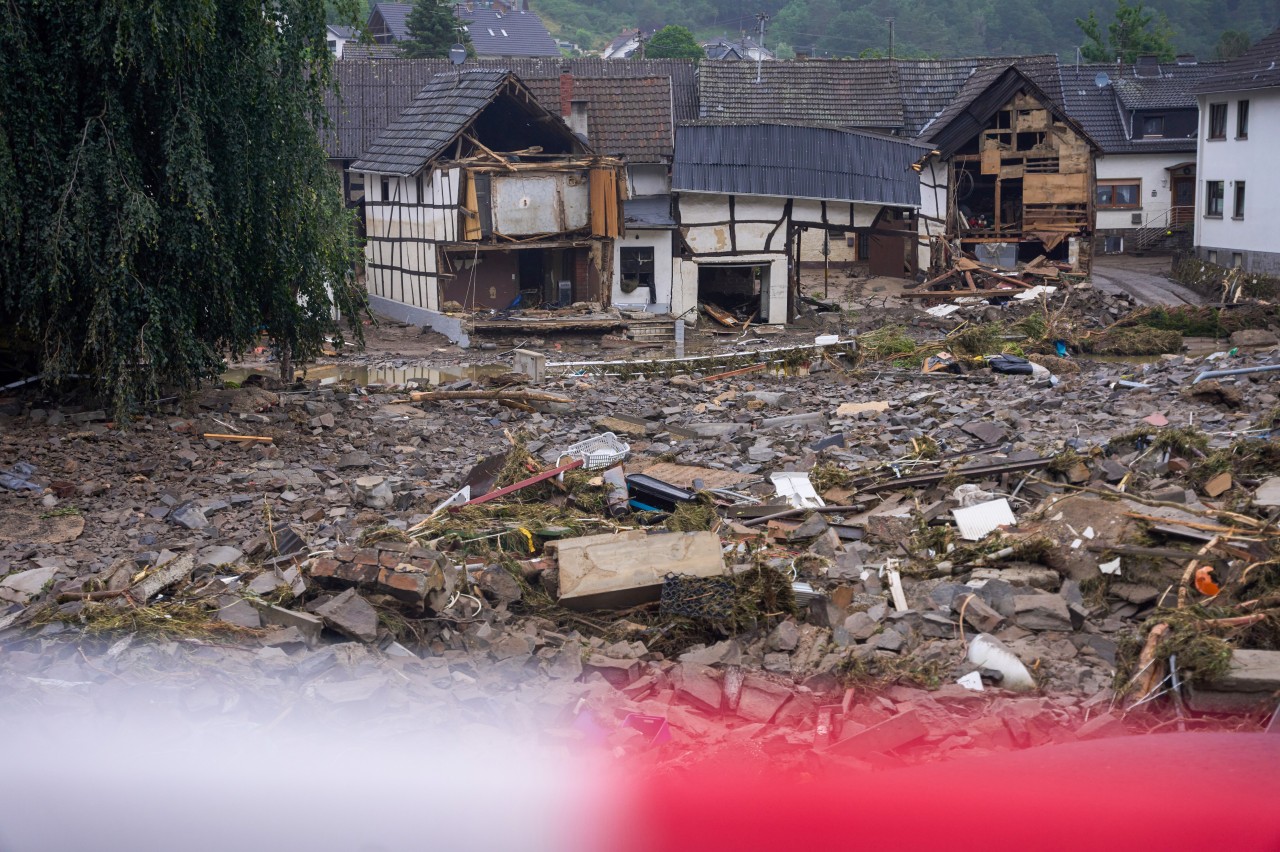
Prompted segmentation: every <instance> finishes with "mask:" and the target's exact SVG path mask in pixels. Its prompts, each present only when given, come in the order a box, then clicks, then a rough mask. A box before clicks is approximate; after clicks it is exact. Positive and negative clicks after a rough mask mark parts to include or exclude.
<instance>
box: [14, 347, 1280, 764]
mask: <svg viewBox="0 0 1280 852" xmlns="http://www.w3.org/2000/svg"><path fill="white" fill-rule="evenodd" d="M903 335H904V336H905V337H907V338H908V339H909V341H910V345H911V349H910V351H909V352H908V351H907V349H906V347H905V346H900V347H896V349H897V351H894V350H895V345H894V344H893V343H892V340H893V335H886V334H881V335H880V336H879V337H869V338H866V339H864V340H862V341H860V343H861V344H862V345H861V346H860V347H859V351H857V352H855V353H851V352H850V350H849V347H842V348H839V349H833V350H831V351H830V352H828V353H827V354H826V355H825V356H823V357H809V358H808V360H807V361H805V362H804V363H789V364H788V365H787V369H786V370H780V369H754V368H750V369H748V368H737V369H734V370H726V371H721V372H718V373H710V372H708V373H692V374H676V375H672V376H665V375H664V376H659V375H654V374H653V373H641V375H643V377H632V376H633V375H635V374H629V375H627V376H622V375H611V374H609V371H607V370H599V371H585V370H578V371H576V374H575V373H565V372H559V373H556V372H551V373H550V374H549V375H546V376H544V377H542V378H541V379H540V380H537V381H534V380H532V379H525V380H523V381H520V382H517V381H516V379H515V378H513V377H511V376H506V377H504V378H503V380H502V383H503V385H504V387H503V388H502V389H500V390H495V389H493V388H487V387H482V386H481V385H482V383H481V382H480V381H479V380H476V381H474V382H472V381H470V380H464V381H462V382H458V383H455V385H453V386H450V387H448V388H445V389H442V392H417V391H415V390H414V389H413V388H405V387H396V386H383V387H378V386H353V385H344V384H341V383H326V384H320V383H316V382H312V383H309V384H303V385H300V386H296V387H290V388H279V389H276V390H268V389H266V387H263V386H255V385H254V384H252V383H250V384H247V385H246V386H242V387H238V388H223V389H218V390H210V391H206V392H204V393H203V394H201V395H199V396H198V397H196V398H195V399H193V400H191V401H190V402H187V403H174V404H172V405H169V406H168V407H167V409H165V410H163V411H162V412H157V413H153V414H151V415H149V416H145V417H142V418H141V419H140V420H139V421H138V422H136V423H134V424H132V426H131V428H129V429H127V430H126V429H121V428H117V426H116V425H115V424H112V423H110V422H108V421H107V418H106V415H105V414H104V413H103V412H102V411H98V410H85V409H80V408H75V407H65V408H39V407H31V404H30V403H29V402H25V403H24V402H19V404H18V405H17V406H16V407H14V406H10V408H9V409H8V412H9V413H8V415H7V416H5V417H3V418H0V500H3V501H4V507H5V509H4V512H3V517H2V518H0V630H3V631H4V632H3V633H0V642H3V643H4V648H5V650H4V655H3V659H4V664H3V665H4V668H5V669H6V671H7V672H8V674H9V675H10V676H13V675H18V676H19V677H17V678H16V680H15V681H14V682H15V685H16V689H15V690H14V691H12V692H11V695H13V696H17V697H15V698H14V699H12V700H17V701H42V700H45V699H46V698H47V695H48V694H50V693H51V692H53V691H57V690H59V689H61V690H63V691H64V692H65V691H66V689H67V687H66V685H67V684H71V685H75V684H81V685H83V684H95V683H103V682H106V681H110V680H113V679H116V678H118V677H120V676H122V675H123V674H124V673H125V672H129V671H134V670H135V669H140V670H145V671H148V672H152V673H153V674H154V676H155V677H162V676H163V675H164V673H165V672H168V671H173V670H176V669H177V668H179V667H180V666H181V665H186V664H189V663H190V662H191V661H192V660H193V659H200V660H205V661H208V660H210V659H214V658H218V659H221V658H222V656H224V655H225V657H226V660H227V662H226V665H225V669H223V672H222V674H220V675H219V676H218V677H217V678H214V680H213V681H212V682H211V683H209V684H207V685H205V686H202V687H200V688H199V689H198V690H197V692H198V693H199V695H193V697H192V698H191V700H192V701H195V702H197V703H200V704H201V706H204V707H207V708H209V709H210V710H211V711H213V709H214V708H216V707H219V706H223V704H220V699H219V697H218V696H219V695H220V693H219V690H220V689H221V686H220V685H219V684H222V683H224V682H225V683H231V682H233V681H236V680H237V679H241V678H255V679H259V680H261V681H262V682H263V683H264V684H265V687H264V690H263V691H262V694H261V696H260V700H261V701H262V702H271V701H273V700H280V701H284V700H285V699H284V698H283V697H282V696H275V694H274V693H273V692H272V690H273V689H274V688H275V687H281V686H283V685H299V684H302V685H305V686H306V695H307V700H309V701H312V702H315V703H317V704H319V705H332V706H333V707H334V708H338V709H337V710H335V712H338V711H340V710H341V709H342V708H346V707H354V706H360V705H362V704H363V703H365V702H375V701H385V700H389V696H391V695H392V693H396V694H397V695H398V697H397V698H396V699H394V702H395V705H396V707H398V708H403V709H404V710H405V712H406V713H409V712H410V708H412V712H414V713H419V712H427V713H430V714H435V715H437V716H441V717H442V718H443V717H448V718H454V717H458V718H461V717H464V716H467V715H468V714H474V711H475V709H476V708H477V707H479V706H481V705H483V706H486V707H490V708H494V707H497V706H499V705H500V706H501V707H502V708H503V710H502V713H500V714H499V713H498V712H497V711H496V710H494V711H493V713H490V714H489V715H482V716H481V717H480V718H478V719H473V721H476V722H477V723H479V724H496V722H495V721H494V719H495V718H496V715H495V714H497V715H502V716H503V718H506V719H508V722H509V721H510V719H509V718H508V714H509V716H510V718H515V719H517V720H519V721H518V723H515V724H519V725H523V726H527V727H528V728H529V729H530V730H538V731H542V732H544V733H546V734H547V735H548V736H552V737H563V738H565V739H566V740H583V739H585V740H588V741H592V742H601V743H606V744H609V745H611V746H613V747H617V748H621V749H623V750H626V751H639V750H644V749H649V748H651V747H659V748H667V746H665V745H663V743H667V742H669V743H672V744H673V745H672V746H670V748H672V749H677V750H678V749H679V747H681V746H687V745H688V744H690V743H695V742H697V743H703V744H722V745H724V746H725V747H726V748H732V747H735V746H736V745H738V744H741V743H745V742H751V743H755V744H756V745H758V746H759V747H760V748H764V749H766V750H767V751H769V752H770V753H771V754H779V755H781V754H784V753H785V754H792V755H795V756H796V757H797V759H801V760H804V759H810V758H809V757H806V755H812V754H813V753H814V752H813V750H814V749H815V748H816V749H817V750H818V752H820V753H821V754H824V755H827V756H829V757H830V758H831V759H839V760H856V761H866V762H869V763H871V764H872V765H875V764H876V763H877V761H879V760H881V759H882V756H883V755H884V754H886V753H888V752H894V753H895V754H896V755H897V756H898V758H899V759H906V760H925V759H929V758H930V757H936V756H937V755H939V754H946V753H949V752H952V751H956V750H966V751H972V750H992V749H1006V748H1022V747H1026V746H1029V745H1036V744H1040V743H1045V742H1059V741H1065V740H1070V739H1078V738H1085V737H1091V736H1101V735H1109V734H1112V733H1122V732H1125V731H1141V730H1150V729H1168V727H1169V726H1170V725H1174V724H1176V725H1178V726H1181V727H1186V726H1199V727H1209V726H1228V727H1230V726H1249V725H1256V724H1258V722H1259V720H1261V719H1263V718H1264V717H1265V716H1267V715H1269V714H1270V712H1271V711H1272V710H1273V709H1274V700H1273V697H1272V695H1273V691H1274V689H1276V688H1277V687H1278V686H1280V665H1278V664H1277V663H1276V659H1277V657H1280V630H1278V629H1277V626H1278V625H1280V622H1278V621H1277V613H1280V596H1278V595H1277V588H1278V587H1280V572H1278V570H1277V568H1276V557H1275V553H1276V545H1277V541H1278V540H1280V533H1277V531H1276V529H1275V526H1274V521H1275V519H1276V517H1277V515H1280V450H1277V449H1276V446H1277V445H1276V444H1275V442H1274V440H1273V438H1272V430H1273V428H1275V426H1276V422H1275V413H1276V411H1277V410H1280V395H1278V394H1277V392H1276V390H1275V389H1276V387H1277V386H1276V385H1275V384H1274V382H1275V380H1276V379H1277V378H1280V369H1273V368H1278V367H1280V356H1278V355H1277V353H1276V351H1275V349H1274V347H1272V348H1267V347H1261V348H1255V349H1254V350H1252V351H1249V350H1245V349H1243V348H1241V349H1239V350H1237V351H1236V352H1235V354H1229V353H1227V352H1220V353H1215V354H1213V355H1210V356H1208V357H1204V358H1199V357H1188V356H1183V355H1166V356H1163V357H1160V358H1157V359H1155V360H1151V361H1149V362H1146V363H1139V364H1133V363H1110V362H1105V361H1090V360H1086V359H1072V358H1069V357H1060V356H1056V355H1055V356H1045V357H1041V356H1038V355H1036V354H1034V353H1025V354H1026V355H1027V362H1028V363H1035V364H1036V367H1037V369H1036V370H1035V371H1032V370H1026V371H1022V370H1007V371H1006V370H1005V369H1004V368H1003V367H1002V366H1001V364H1004V366H1008V363H1012V362H1008V363H1006V362H992V361H991V360H990V359H984V360H982V361H978V362H971V363H968V364H967V365H966V369H964V370H962V371H959V372H955V371H949V370H947V371H924V370H922V367H921V363H917V362H910V363H908V362H907V361H905V360H904V358H905V357H906V356H908V355H911V356H914V355H918V354H920V353H921V352H922V350H926V349H927V350H929V351H931V352H936V351H938V350H939V349H940V348H941V345H943V344H939V340H938V338H937V337H936V335H935V336H926V337H925V338H924V339H919V338H918V336H917V337H911V336H910V335H907V334H906V333H905V332H903ZM953 335H954V332H953ZM992 340H995V341H996V343H997V344H998V343H999V339H998V337H992V336H991V335H990V334H987V333H982V334H979V335H978V336H977V337H975V338H973V339H972V340H971V341H970V345H971V346H972V347H974V348H975V349H978V348H980V347H981V346H983V344H984V343H986V344H989V343H990V342H991V341H992ZM954 342H955V340H954V338H952V339H951V341H950V343H947V344H945V345H947V346H950V345H951V343H954ZM953 348H954V347H953ZM971 351H972V350H971ZM992 354H993V355H994V354H999V353H998V352H993V353H992ZM1037 359H1039V360H1040V361H1043V362H1044V363H1043V364H1041V363H1037ZM918 360H919V361H920V362H924V361H925V357H924V356H922V357H921V358H919V359H918ZM1014 360H1015V361H1016V360H1017V359H1016V358H1015V359H1014ZM988 366H989V367H991V369H989V368H988ZM1206 373H1214V374H1218V375H1214V376H1213V377H1211V378H1205V377H1204V374H1206ZM257 384H258V385H268V386H269V385H270V383H269V382H264V381H259V382H258V383H257ZM215 436H216V437H215ZM122 637H123V638H122ZM142 637H149V638H156V639H157V641H155V642H142V641H140V639H141V638H142ZM232 661H234V662H232ZM218 665H219V666H220V667H221V666H222V665H223V664H222V663H219V664H218ZM406 684H408V686H406ZM393 685H394V687H393ZM401 687H403V690H402V689H401ZM72 692H74V690H72ZM1223 713H1234V714H1243V715H1233V716H1224V715H1221V714H1223ZM645 720H649V721H645ZM653 720H657V721H653ZM504 724H506V723H505V722H504ZM658 730H661V731H662V732H663V733H661V734H658V733H655V731H658ZM671 753H672V754H675V753H676V752H671Z"/></svg>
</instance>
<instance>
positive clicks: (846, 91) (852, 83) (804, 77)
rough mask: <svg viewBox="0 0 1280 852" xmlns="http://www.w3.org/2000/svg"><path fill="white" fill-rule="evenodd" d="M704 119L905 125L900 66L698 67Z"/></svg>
mask: <svg viewBox="0 0 1280 852" xmlns="http://www.w3.org/2000/svg"><path fill="white" fill-rule="evenodd" d="M698 90H699V113H698V117H699V118H700V119H705V120H708V121H736V122H744V123H745V122H784V123H813V122H819V123H822V124H830V125H834V126H837V127H865V128H878V129H884V130H890V129H896V128H898V127H901V126H902V122H903V108H902V97H901V93H900V89H899V81H898V66H897V64H896V63H895V62H894V61H893V60H890V59H861V60H843V59H806V60H796V61H783V62H778V61H774V62H765V63H761V65H760V82H759V83H757V82H756V65H755V63H750V62H718V61H714V60H709V61H702V62H699V63H698Z"/></svg>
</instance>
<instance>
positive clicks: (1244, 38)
mask: <svg viewBox="0 0 1280 852" xmlns="http://www.w3.org/2000/svg"><path fill="white" fill-rule="evenodd" d="M1250 44H1252V39H1250V38H1249V34H1248V33H1247V32H1244V31H1242V30H1224V31H1223V33H1222V35H1220V36H1218V41H1217V42H1216V43H1215V44H1214V46H1213V58H1214V59H1235V58H1236V57H1238V56H1240V55H1241V54H1243V53H1244V52H1245V51H1246V50H1248V49H1249V46H1250Z"/></svg>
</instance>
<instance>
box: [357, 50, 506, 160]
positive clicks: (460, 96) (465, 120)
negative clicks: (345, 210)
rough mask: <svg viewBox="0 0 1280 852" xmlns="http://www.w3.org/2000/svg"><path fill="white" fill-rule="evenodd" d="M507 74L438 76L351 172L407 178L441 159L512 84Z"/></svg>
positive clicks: (475, 72) (382, 134)
mask: <svg viewBox="0 0 1280 852" xmlns="http://www.w3.org/2000/svg"><path fill="white" fill-rule="evenodd" d="M511 76H512V75H511V73H510V72H508V71H490V70H472V71H464V72H463V73H462V74H461V75H459V76H458V77H457V78H456V79H455V78H454V76H453V75H452V74H448V75H445V74H441V75H439V76H438V77H436V78H434V79H433V80H432V81H431V82H430V83H428V84H427V85H426V86H425V87H423V89H422V91H421V92H420V93H419V94H418V96H417V97H416V98H414V100H413V103H412V104H410V105H409V106H408V107H407V108H406V109H405V110H404V111H403V112H401V113H400V115H399V117H397V118H396V120H395V121H393V122H391V124H390V125H389V126H388V127H387V128H386V130H384V131H382V133H381V134H379V135H378V138H377V139H376V140H374V142H373V144H372V145H370V146H369V150H368V151H366V152H365V154H364V156H363V157H362V158H361V159H360V160H358V161H356V162H355V163H353V164H352V165H351V170H352V171H358V172H374V173H377V174H391V175H411V174H415V173H417V172H418V171H420V170H421V169H422V167H423V166H425V165H426V164H427V163H429V162H431V161H432V160H434V159H435V158H436V157H438V156H440V154H441V153H443V152H444V151H445V150H446V149H447V148H448V147H449V145H450V143H452V142H453V140H454V139H456V138H457V137H458V134H460V133H461V132H462V131H463V130H464V129H466V127H467V126H468V125H469V124H471V122H472V121H473V120H474V119H475V118H476V116H478V115H479V114H480V111H481V110H483V109H484V108H485V107H486V106H488V105H489V104H490V103H492V102H493V101H494V99H496V98H497V97H498V94H499V93H500V92H501V91H502V88H503V86H505V85H506V83H507V81H508V79H510V78H511Z"/></svg>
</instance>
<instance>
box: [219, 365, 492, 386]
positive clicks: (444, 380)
mask: <svg viewBox="0 0 1280 852" xmlns="http://www.w3.org/2000/svg"><path fill="white" fill-rule="evenodd" d="M510 371H511V367H510V366H509V365H507V364H453V365H448V366H439V367H436V366H432V365H430V364H422V363H417V364H405V365H402V366H399V367H395V366H384V365H368V364H361V365H352V364H321V365H318V366H315V367H311V368H310V369H308V370H307V371H306V375H305V377H304V375H303V372H302V371H301V370H297V371H295V373H294V378H297V379H302V378H305V379H307V380H310V381H314V380H316V379H336V380H337V381H338V382H341V383H343V384H348V383H349V384H354V385H361V386H364V385H403V384H405V383H407V382H417V383H418V384H420V385H444V384H449V383H450V382H457V381H461V380H462V379H471V380H473V381H475V380H479V379H483V378H485V377H487V376H501V375H503V374H504V373H508V372H510ZM264 372H267V371H263V370H253V369H248V368H237V369H234V370H228V371H227V372H225V373H223V374H222V380H223V381H224V382H235V383H236V384H243V383H244V381H245V379H247V378H249V376H252V375H254V374H262V373H264ZM269 374H270V375H274V373H273V372H271V373H269Z"/></svg>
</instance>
